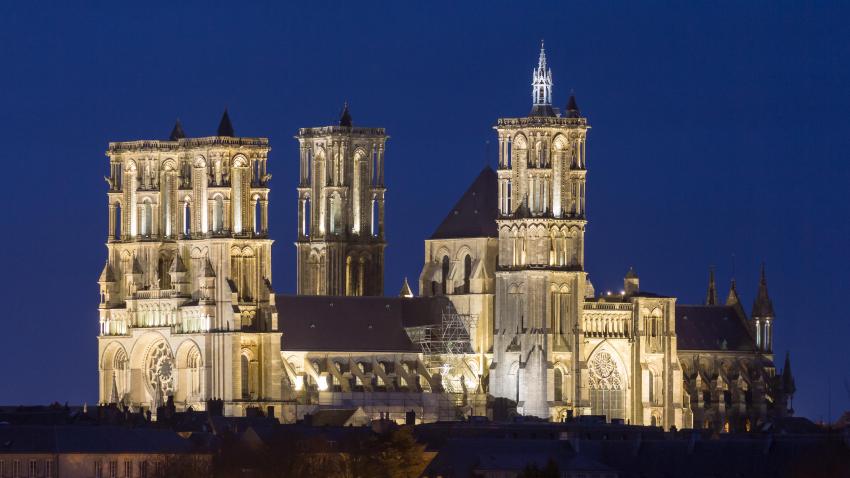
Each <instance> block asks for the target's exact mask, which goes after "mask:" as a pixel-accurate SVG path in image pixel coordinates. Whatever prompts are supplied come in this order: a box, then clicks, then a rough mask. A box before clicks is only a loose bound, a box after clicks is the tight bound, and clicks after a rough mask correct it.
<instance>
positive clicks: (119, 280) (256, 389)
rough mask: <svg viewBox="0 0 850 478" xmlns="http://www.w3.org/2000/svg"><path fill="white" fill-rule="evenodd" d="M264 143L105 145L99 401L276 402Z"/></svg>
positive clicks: (222, 134) (228, 135)
mask: <svg viewBox="0 0 850 478" xmlns="http://www.w3.org/2000/svg"><path fill="white" fill-rule="evenodd" d="M269 149H270V148H269V144H268V140H267V139H266V138H243V137H236V136H235V135H234V131H233V125H232V124H231V122H230V118H229V116H228V114H227V112H225V113H224V116H223V117H222V119H221V123H220V124H219V127H218V131H217V133H216V135H215V136H207V137H199V138H188V137H186V135H185V133H184V131H183V128H182V126H181V125H180V123H179V122H178V123H177V124H176V125H175V127H174V129H173V131H172V133H171V135H170V137H169V139H168V140H165V141H162V140H139V141H127V142H114V143H109V149H108V150H107V152H106V155H107V156H108V157H109V166H110V172H109V176H108V177H106V181H107V183H108V185H109V190H108V191H107V199H108V208H109V231H108V236H107V244H106V247H107V257H106V265H105V266H104V268H103V272H102V273H101V275H100V279H99V280H98V283H99V285H100V290H101V294H100V306H99V313H100V334H99V337H98V342H99V350H100V353H99V369H100V401H101V402H110V401H112V402H114V401H120V402H122V403H124V404H125V405H127V406H130V407H132V408H134V409H150V410H152V411H154V413H155V410H156V407H157V406H158V405H162V403H163V401H164V400H167V398H168V397H169V396H171V397H172V398H173V399H174V402H175V404H177V406H178V407H181V408H182V407H188V406H192V407H194V408H195V409H199V408H200V409H203V408H204V407H205V403H206V401H207V400H208V399H211V398H213V397H215V398H220V399H222V400H224V405H225V411H226V412H227V413H228V414H236V415H239V414H240V413H241V411H242V410H243V409H244V407H245V406H246V404H248V403H253V404H258V402H259V403H262V402H272V403H273V402H274V401H275V400H279V399H280V376H279V372H274V370H280V333H278V332H275V331H276V329H277V313H276V311H275V308H274V296H273V292H272V290H271V278H272V275H271V246H272V240H271V239H269V238H268V220H267V219H268V196H269V187H268V182H269V179H270V178H271V175H269V174H267V172H266V162H267V160H268V152H269Z"/></svg>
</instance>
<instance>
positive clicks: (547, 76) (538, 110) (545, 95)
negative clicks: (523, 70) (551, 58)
mask: <svg viewBox="0 0 850 478" xmlns="http://www.w3.org/2000/svg"><path fill="white" fill-rule="evenodd" d="M531 99H532V105H533V106H532V107H531V113H530V116H555V110H553V109H552V70H551V69H550V68H549V67H548V66H547V65H546V48H544V46H543V40H540V57H539V58H538V60H537V68H535V69H534V70H532V72H531Z"/></svg>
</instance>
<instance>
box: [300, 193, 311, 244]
mask: <svg viewBox="0 0 850 478" xmlns="http://www.w3.org/2000/svg"><path fill="white" fill-rule="evenodd" d="M310 214H311V213H310V198H309V197H308V198H306V199H304V216H303V217H302V218H301V221H302V224H301V230H302V231H303V234H304V235H305V236H309V235H310V221H311V219H312V218H311V217H310Z"/></svg>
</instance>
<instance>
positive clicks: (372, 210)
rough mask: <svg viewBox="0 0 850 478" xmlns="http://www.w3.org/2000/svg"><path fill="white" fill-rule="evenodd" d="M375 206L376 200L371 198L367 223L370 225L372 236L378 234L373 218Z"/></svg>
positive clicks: (374, 216)
mask: <svg viewBox="0 0 850 478" xmlns="http://www.w3.org/2000/svg"><path fill="white" fill-rule="evenodd" d="M376 208H377V201H375V199H374V198H373V199H372V205H371V207H370V213H369V214H370V217H369V224H370V225H371V227H372V235H373V236H377V235H378V226H377V225H376V224H375V222H376V221H375V218H376V215H375V210H376Z"/></svg>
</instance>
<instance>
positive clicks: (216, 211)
mask: <svg viewBox="0 0 850 478" xmlns="http://www.w3.org/2000/svg"><path fill="white" fill-rule="evenodd" d="M223 230H224V199H223V198H222V197H221V195H217V196H216V197H215V199H214V200H213V232H222V231H223Z"/></svg>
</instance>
